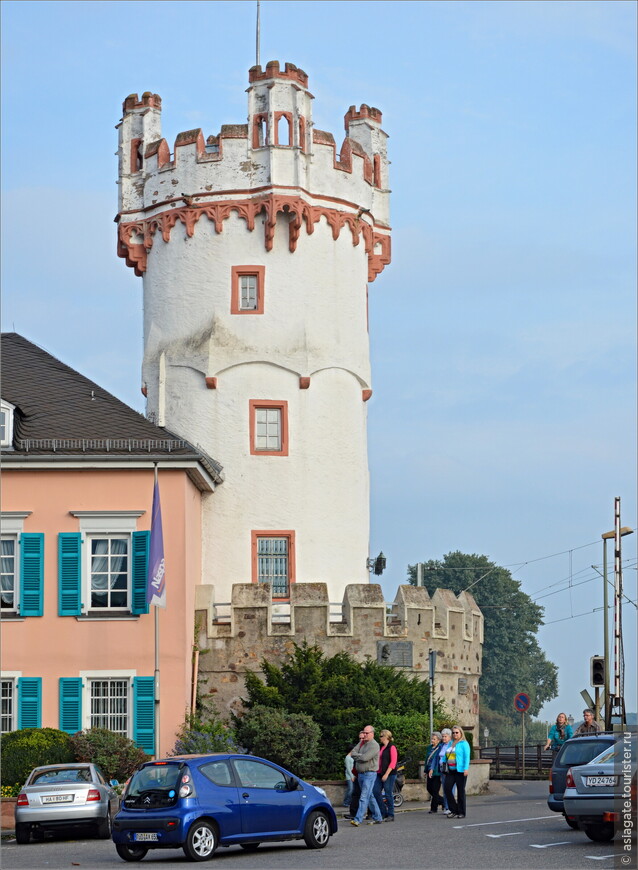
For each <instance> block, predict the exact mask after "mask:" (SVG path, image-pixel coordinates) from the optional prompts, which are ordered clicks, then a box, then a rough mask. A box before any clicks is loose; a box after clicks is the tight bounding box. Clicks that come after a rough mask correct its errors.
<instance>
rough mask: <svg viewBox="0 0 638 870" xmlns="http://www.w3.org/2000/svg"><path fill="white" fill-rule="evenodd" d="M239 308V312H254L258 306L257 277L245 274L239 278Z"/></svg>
mask: <svg viewBox="0 0 638 870" xmlns="http://www.w3.org/2000/svg"><path fill="white" fill-rule="evenodd" d="M238 290H239V293H238V295H239V300H238V301H239V308H240V310H241V311H256V310H257V307H258V305H259V277H258V276H257V275H252V274H248V273H246V274H245V275H240V276H239V288H238Z"/></svg>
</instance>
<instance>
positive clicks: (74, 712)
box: [60, 677, 82, 734]
mask: <svg viewBox="0 0 638 870" xmlns="http://www.w3.org/2000/svg"><path fill="white" fill-rule="evenodd" d="M81 730H82V679H81V677H60V731H66V732H67V733H68V734H75V733H76V732H77V731H81Z"/></svg>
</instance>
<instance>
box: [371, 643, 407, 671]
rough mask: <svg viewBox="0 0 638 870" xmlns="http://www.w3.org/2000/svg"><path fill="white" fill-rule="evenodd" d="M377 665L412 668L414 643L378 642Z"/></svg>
mask: <svg viewBox="0 0 638 870" xmlns="http://www.w3.org/2000/svg"><path fill="white" fill-rule="evenodd" d="M377 664H379V665H392V667H395V668H411V667H412V641H409V640H378V641H377Z"/></svg>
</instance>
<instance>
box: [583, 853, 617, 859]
mask: <svg viewBox="0 0 638 870" xmlns="http://www.w3.org/2000/svg"><path fill="white" fill-rule="evenodd" d="M615 857H616V855H615V854H613V853H612V854H611V855H585V858H589V860H590V861H607V860H609V858H615Z"/></svg>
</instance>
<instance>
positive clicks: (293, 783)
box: [288, 776, 299, 791]
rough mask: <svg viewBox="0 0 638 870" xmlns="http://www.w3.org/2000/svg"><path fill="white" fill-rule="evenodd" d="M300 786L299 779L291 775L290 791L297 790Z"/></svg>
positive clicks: (289, 780) (289, 781) (289, 779)
mask: <svg viewBox="0 0 638 870" xmlns="http://www.w3.org/2000/svg"><path fill="white" fill-rule="evenodd" d="M298 787H299V780H298V779H297V778H296V777H294V776H290V777H289V778H288V791H295V790H296V789H297V788H298Z"/></svg>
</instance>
